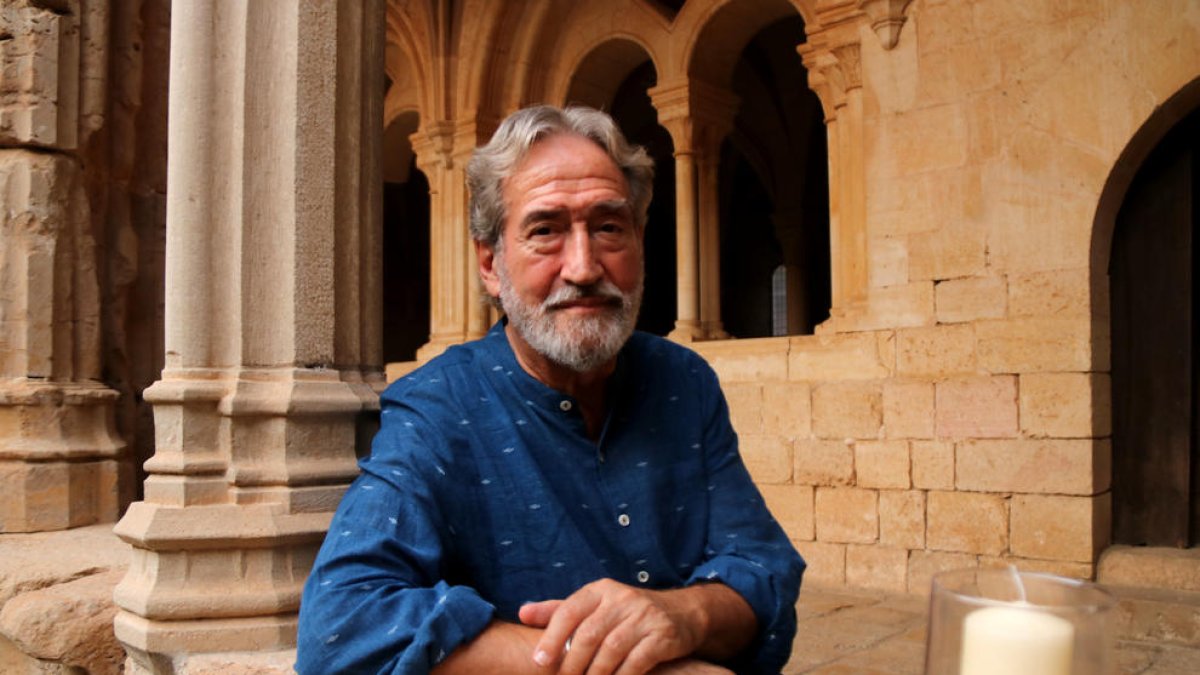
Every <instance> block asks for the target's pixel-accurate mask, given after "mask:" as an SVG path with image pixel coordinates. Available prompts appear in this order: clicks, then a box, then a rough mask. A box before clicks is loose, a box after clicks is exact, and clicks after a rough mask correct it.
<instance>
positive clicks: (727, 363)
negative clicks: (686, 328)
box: [688, 338, 788, 384]
mask: <svg viewBox="0 0 1200 675" xmlns="http://www.w3.org/2000/svg"><path fill="white" fill-rule="evenodd" d="M787 345H788V341H787V340H786V339H779V338H765V339H760V340H737V341H736V342H733V341H721V340H719V341H712V342H695V343H692V344H691V345H688V346H689V347H691V348H692V349H694V350H696V351H697V352H698V353H699V354H700V355H701V356H703V357H704V358H705V359H706V360H707V361H708V363H709V365H711V366H712V367H713V370H715V371H717V376H718V377H719V378H720V379H721V384H725V383H728V382H771V381H782V380H786V379H788V347H787Z"/></svg>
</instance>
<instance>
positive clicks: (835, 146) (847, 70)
mask: <svg viewBox="0 0 1200 675" xmlns="http://www.w3.org/2000/svg"><path fill="white" fill-rule="evenodd" d="M838 28H840V29H841V30H830V31H827V32H825V33H821V34H818V35H815V36H813V35H810V36H809V42H806V43H804V44H802V45H800V46H799V47H798V48H797V51H798V52H799V53H800V55H801V57H802V58H803V59H804V65H805V67H806V68H807V69H808V81H809V86H810V87H812V89H813V91H815V92H816V93H817V97H818V98H819V99H820V100H821V105H822V107H823V108H824V111H825V125H826V129H827V134H828V138H829V226H830V237H829V238H830V248H831V255H832V265H831V267H832V272H833V279H832V295H833V297H832V304H833V307H832V308H831V310H830V313H831V315H833V317H834V318H837V317H838V316H839V315H844V314H845V313H846V312H847V311H848V310H850V309H851V308H852V307H853V306H854V305H856V304H857V303H861V302H863V301H864V300H865V299H866V295H867V231H866V166H865V163H864V149H863V138H864V136H865V134H864V128H863V103H862V63H861V60H860V57H859V54H860V51H859V50H860V46H859V43H858V42H857V39H858V32H857V29H856V28H855V27H854V25H846V26H839V27H838ZM839 38H844V39H846V40H851V41H847V42H840V41H838V39H839ZM831 44H832V45H834V46H830V45H831Z"/></svg>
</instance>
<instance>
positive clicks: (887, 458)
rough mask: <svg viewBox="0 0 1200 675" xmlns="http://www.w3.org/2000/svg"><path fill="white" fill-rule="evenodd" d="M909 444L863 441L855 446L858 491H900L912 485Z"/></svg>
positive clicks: (905, 442) (906, 442) (903, 442)
mask: <svg viewBox="0 0 1200 675" xmlns="http://www.w3.org/2000/svg"><path fill="white" fill-rule="evenodd" d="M909 466H910V465H909V458H908V441H859V442H857V443H855V444H854V470H855V475H856V476H857V477H858V482H857V484H858V487H862V488H900V489H906V488H908V487H909V485H911V481H910V479H909Z"/></svg>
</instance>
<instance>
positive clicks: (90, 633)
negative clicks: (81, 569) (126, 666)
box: [0, 570, 125, 675]
mask: <svg viewBox="0 0 1200 675" xmlns="http://www.w3.org/2000/svg"><path fill="white" fill-rule="evenodd" d="M123 574H124V572H123V571H121V570H111V571H108V572H102V573H98V574H93V575H89V576H86V577H83V578H80V579H77V580H75V581H70V582H67V583H65V584H60V585H57V586H51V587H48V588H44V589H41V590H36V591H29V592H27V593H22V594H21V595H18V596H17V597H15V598H12V599H11V600H9V601H8V602H7V603H5V604H4V609H3V610H0V633H3V634H4V636H5V637H7V638H8V639H9V640H12V641H13V643H14V644H16V645H17V646H18V647H20V648H21V650H22V651H24V652H25V653H26V654H29V655H30V656H33V657H35V658H38V659H42V660H45V661H52V662H56V663H62V664H65V665H69V666H75V667H79V668H83V669H85V670H86V671H87V672H88V673H92V674H93V675H110V674H112V675H115V674H117V673H120V672H121V665H122V663H123V662H124V660H125V651H124V649H122V648H121V645H120V643H119V642H117V638H116V636H115V635H114V634H113V631H112V622H113V616H114V615H115V614H116V612H117V608H116V605H115V604H114V603H113V599H112V591H113V588H114V587H115V586H116V585H117V582H118V581H120V580H121V577H122V576H123Z"/></svg>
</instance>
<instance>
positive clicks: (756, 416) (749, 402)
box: [721, 382, 763, 434]
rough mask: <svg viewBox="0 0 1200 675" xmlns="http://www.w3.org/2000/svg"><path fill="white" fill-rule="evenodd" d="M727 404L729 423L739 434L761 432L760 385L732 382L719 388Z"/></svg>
mask: <svg viewBox="0 0 1200 675" xmlns="http://www.w3.org/2000/svg"><path fill="white" fill-rule="evenodd" d="M721 389H722V391H724V392H725V401H726V403H728V404H729V421H730V422H731V423H732V424H733V428H734V429H735V430H736V431H737V432H738V433H739V434H759V433H762V432H763V419H762V413H763V394H762V385H760V384H757V383H753V382H733V383H730V384H726V385H724V386H722V387H721Z"/></svg>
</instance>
